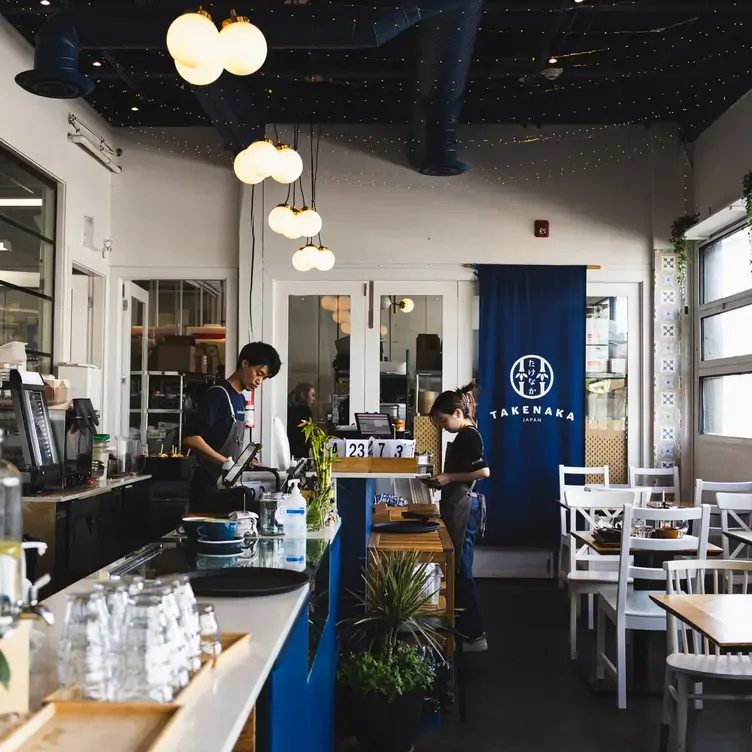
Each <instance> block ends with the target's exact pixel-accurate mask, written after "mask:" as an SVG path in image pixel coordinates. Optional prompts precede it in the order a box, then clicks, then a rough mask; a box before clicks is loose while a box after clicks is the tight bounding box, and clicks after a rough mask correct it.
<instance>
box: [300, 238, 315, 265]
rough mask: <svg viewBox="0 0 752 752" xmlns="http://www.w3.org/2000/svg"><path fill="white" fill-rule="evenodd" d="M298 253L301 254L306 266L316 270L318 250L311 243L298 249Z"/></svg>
mask: <svg viewBox="0 0 752 752" xmlns="http://www.w3.org/2000/svg"><path fill="white" fill-rule="evenodd" d="M300 252H301V253H302V254H303V258H304V259H305V262H306V264H308V266H309V267H310V268H311V269H316V268H318V267H317V266H316V261H317V260H318V253H319V249H318V248H317V247H316V246H315V245H314V244H313V243H306V245H304V246H303V247H302V248H301V249H300Z"/></svg>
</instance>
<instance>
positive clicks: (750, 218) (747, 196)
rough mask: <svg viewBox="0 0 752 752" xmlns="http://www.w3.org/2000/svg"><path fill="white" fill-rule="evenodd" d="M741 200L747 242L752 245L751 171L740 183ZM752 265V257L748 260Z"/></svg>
mask: <svg viewBox="0 0 752 752" xmlns="http://www.w3.org/2000/svg"><path fill="white" fill-rule="evenodd" d="M742 198H743V199H744V211H745V213H746V215H747V232H748V233H749V242H750V245H752V170H750V171H749V172H748V173H747V174H746V175H745V176H744V180H743V181H742ZM749 263H750V264H752V256H751V257H750V259H749Z"/></svg>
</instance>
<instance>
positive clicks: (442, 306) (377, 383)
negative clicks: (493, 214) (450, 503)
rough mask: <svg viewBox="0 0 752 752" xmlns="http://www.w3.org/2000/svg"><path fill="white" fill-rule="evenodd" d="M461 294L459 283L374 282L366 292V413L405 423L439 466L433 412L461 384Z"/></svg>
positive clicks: (438, 434)
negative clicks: (446, 393)
mask: <svg viewBox="0 0 752 752" xmlns="http://www.w3.org/2000/svg"><path fill="white" fill-rule="evenodd" d="M457 290H458V287H457V282H373V283H371V284H370V285H369V292H368V322H367V329H366V383H365V391H366V394H365V397H366V410H367V411H368V412H381V413H387V414H389V415H390V416H391V417H392V419H393V420H395V421H396V420H400V421H404V422H405V430H406V432H407V435H408V436H410V437H413V438H415V439H416V441H417V442H418V451H421V452H430V453H431V454H433V456H434V461H435V463H437V464H438V462H439V460H440V458H441V456H442V437H441V432H440V431H439V430H438V429H437V428H436V427H435V426H434V425H433V424H432V423H431V420H430V417H429V412H430V409H431V406H432V404H433V401H434V400H435V399H436V397H438V395H439V394H440V393H441V392H442V391H444V390H446V389H455V388H456V387H458V386H460V385H459V383H458V372H459V363H458V360H459V346H458V321H457ZM468 336H470V334H468ZM463 370H464V369H463Z"/></svg>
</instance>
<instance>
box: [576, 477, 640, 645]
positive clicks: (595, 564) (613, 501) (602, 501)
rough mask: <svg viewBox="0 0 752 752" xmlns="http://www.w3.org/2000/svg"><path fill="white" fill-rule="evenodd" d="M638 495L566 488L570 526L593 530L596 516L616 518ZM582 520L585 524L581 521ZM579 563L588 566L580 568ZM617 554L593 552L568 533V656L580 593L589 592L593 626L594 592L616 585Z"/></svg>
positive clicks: (632, 492)
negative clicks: (569, 536) (569, 538)
mask: <svg viewBox="0 0 752 752" xmlns="http://www.w3.org/2000/svg"><path fill="white" fill-rule="evenodd" d="M638 499H639V492H638V491H632V490H628V491H609V490H606V489H599V490H598V493H594V492H593V491H588V490H587V489H585V488H581V487H580V488H569V489H567V492H566V502H567V508H568V510H569V515H570V517H569V529H570V531H574V530H577V529H586V530H588V531H589V532H592V531H593V530H594V529H595V528H596V526H597V522H598V518H599V517H600V518H606V519H607V520H608V521H615V520H616V519H617V518H618V517H620V516H621V514H622V511H623V510H624V505H625V504H635V503H637V500H638ZM581 522H582V523H584V526H583V525H582V524H580V523H581ZM580 565H585V566H586V567H587V568H586V569H582V568H580ZM618 569H619V557H618V556H610V555H602V554H597V553H596V554H594V553H592V552H591V550H590V548H589V547H588V546H587V545H585V544H583V543H581V542H579V541H578V540H577V539H576V538H575V537H574V536H571V540H570V542H569V573H568V574H567V582H568V583H569V657H570V658H571V659H572V660H575V659H576V658H577V617H578V615H579V612H580V605H581V602H580V596H582V595H588V596H590V597H589V598H588V610H589V620H588V626H589V627H590V629H592V628H593V626H592V621H593V620H592V601H593V595H595V594H597V593H598V591H599V590H600V589H601V588H603V587H605V586H608V585H611V586H613V587H614V588H616V583H617V582H618Z"/></svg>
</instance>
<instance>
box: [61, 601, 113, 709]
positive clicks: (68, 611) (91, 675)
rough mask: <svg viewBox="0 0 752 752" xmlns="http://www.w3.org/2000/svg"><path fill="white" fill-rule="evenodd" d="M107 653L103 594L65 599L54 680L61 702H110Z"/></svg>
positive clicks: (108, 659) (108, 624) (108, 632)
mask: <svg viewBox="0 0 752 752" xmlns="http://www.w3.org/2000/svg"><path fill="white" fill-rule="evenodd" d="M110 650H111V641H110V619H109V614H108V612H107V604H106V603H105V598H104V593H103V592H102V591H101V590H94V591H93V592H90V593H72V594H70V595H68V598H67V602H66V606H65V617H64V620H63V627H62V632H61V637H60V653H59V656H58V679H59V682H60V690H61V693H62V694H63V696H64V697H65V699H68V700H77V699H89V700H108V699H112V686H113V685H112V681H111V679H112V673H113V672H112V661H111V652H110Z"/></svg>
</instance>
